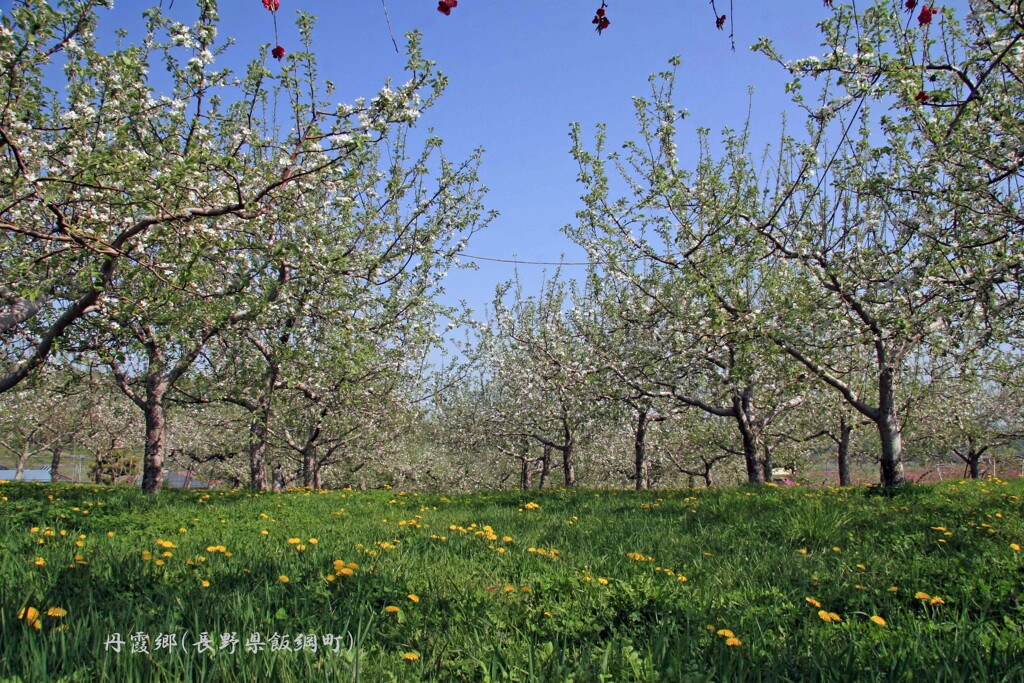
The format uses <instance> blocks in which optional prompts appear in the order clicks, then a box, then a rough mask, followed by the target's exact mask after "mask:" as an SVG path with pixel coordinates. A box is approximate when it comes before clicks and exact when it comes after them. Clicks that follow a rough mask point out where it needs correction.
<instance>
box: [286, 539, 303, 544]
mask: <svg viewBox="0 0 1024 683" xmlns="http://www.w3.org/2000/svg"><path fill="white" fill-rule="evenodd" d="M288 543H290V544H291V545H297V544H299V543H302V539H301V538H289V539H288Z"/></svg>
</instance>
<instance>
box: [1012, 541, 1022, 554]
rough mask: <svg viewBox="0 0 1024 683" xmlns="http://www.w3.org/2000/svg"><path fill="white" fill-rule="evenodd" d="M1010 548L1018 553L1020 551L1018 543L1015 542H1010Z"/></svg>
mask: <svg viewBox="0 0 1024 683" xmlns="http://www.w3.org/2000/svg"><path fill="white" fill-rule="evenodd" d="M1010 550H1016V551H1017V552H1018V553H1019V552H1020V545H1018V544H1017V543H1011V544H1010Z"/></svg>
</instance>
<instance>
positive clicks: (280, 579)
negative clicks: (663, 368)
mask: <svg viewBox="0 0 1024 683" xmlns="http://www.w3.org/2000/svg"><path fill="white" fill-rule="evenodd" d="M277 579H278V581H280V582H281V583H288V577H287V576H285V575H284V574H281V576H279V577H277Z"/></svg>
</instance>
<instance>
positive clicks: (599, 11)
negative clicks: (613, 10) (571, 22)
mask: <svg viewBox="0 0 1024 683" xmlns="http://www.w3.org/2000/svg"><path fill="white" fill-rule="evenodd" d="M597 16H599V17H603V16H604V7H598V8H597Z"/></svg>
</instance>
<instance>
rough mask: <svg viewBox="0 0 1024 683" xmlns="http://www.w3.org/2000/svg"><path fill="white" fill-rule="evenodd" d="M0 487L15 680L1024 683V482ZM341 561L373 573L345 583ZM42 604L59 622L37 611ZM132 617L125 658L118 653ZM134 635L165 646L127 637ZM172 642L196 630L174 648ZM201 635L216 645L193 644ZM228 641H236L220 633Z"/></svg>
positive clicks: (4, 596) (1, 579)
mask: <svg viewBox="0 0 1024 683" xmlns="http://www.w3.org/2000/svg"><path fill="white" fill-rule="evenodd" d="M0 496H2V497H3V498H4V499H5V500H3V501H0V652H2V653H3V657H2V658H0V679H2V680H24V681H61V680H68V681H90V682H93V681H139V682H140V683H141V682H146V683H149V682H150V681H175V682H177V681H181V680H192V681H265V680H275V681H305V680H321V679H322V680H342V681H347V680H365V681H390V680H397V681H403V680H437V681H460V680H474V681H475V680H493V681H499V680H509V681H527V680H542V681H565V680H574V681H708V680H716V681H736V680H765V681H817V680H892V681H918V680H978V681H998V680H1024V630H1022V624H1024V553H1022V552H1020V551H1018V550H1015V549H1014V547H1012V546H1011V544H1021V545H1024V516H1022V508H1021V498H1022V497H1024V482H1020V481H1014V482H1001V481H998V480H994V481H988V482H970V483H960V482H955V483H950V482H947V483H943V484H938V485H929V486H915V487H912V488H910V489H909V490H907V491H905V492H900V493H898V494H896V495H892V496H887V495H882V494H881V493H880V492H878V491H877V490H876V489H869V488H857V489H844V490H839V489H807V488H793V489H778V488H770V487H766V488H764V489H763V490H751V489H746V488H740V489H722V490H707V491H705V490H701V491H699V492H694V491H686V490H680V491H652V492H646V493H636V492H620V491H593V490H582V491H554V492H546V493H537V492H531V493H530V494H529V495H523V494H522V493H519V492H505V493H481V494H476V495H467V496H443V495H434V494H431V495H416V494H412V493H400V492H398V491H390V492H385V491H373V492H366V493H361V492H349V491H345V492H338V491H334V492H308V491H294V492H289V493H286V494H280V495H274V494H265V495H258V496H257V495H251V494H246V493H244V492H233V493H232V492H209V493H203V492H195V491H191V492H186V491H165V492H163V493H161V494H160V495H159V496H158V497H151V498H147V497H145V496H143V495H142V494H141V493H140V492H138V491H136V490H134V489H127V488H112V487H107V488H104V487H93V486H81V487H75V486H58V485H52V486H45V485H29V484H15V483H7V484H0ZM530 502H533V503H536V504H537V505H539V508H537V509H527V508H525V504H526V503H530ZM86 513H88V514H86ZM385 520H386V521H385ZM474 525H475V526H474ZM452 527H454V528H452ZM487 527H490V528H491V529H492V530H493V534H491V533H489V532H488V531H486V530H485V529H486V528H487ZM935 527H940V528H938V529H937V528H935ZM33 528H35V529H36V530H35V531H33V530H32V529H33ZM264 530H265V531H266V533H265V534H264V533H263V531H264ZM62 532H64V533H63V534H62ZM108 532H110V533H112V535H108ZM80 535H84V536H85V538H84V539H82V540H81V547H78V546H76V545H75V543H76V541H78V540H80V539H79V536H80ZM488 536H491V538H488ZM505 537H510V538H511V540H503V539H504V538H505ZM311 538H315V539H316V540H317V542H316V543H315V544H314V543H312V542H311V541H310V539H311ZM158 539H159V540H162V541H169V542H171V543H172V544H173V546H174V547H173V548H165V547H162V546H160V545H158V544H157V541H158ZM289 539H300V540H301V544H302V545H304V546H305V548H304V549H303V550H298V549H297V546H298V544H295V543H289ZM40 540H41V541H42V543H40ZM215 546H224V548H225V550H226V552H221V551H220V550H210V548H211V547H215ZM835 548H837V549H838V550H835ZM502 549H503V550H502ZM531 549H533V552H531ZM540 551H544V552H543V553H542V552H540ZM554 551H557V552H554ZM164 552H169V553H171V556H169V557H163V556H162V553H164ZM144 553H145V555H144ZM228 553H230V556H229V555H228ZM631 554H632V557H631V556H630V555H631ZM76 555H78V556H80V558H81V559H80V560H76V559H75V556H76ZM37 558H42V560H43V562H44V564H42V565H39V564H37V563H36V562H37ZM636 558H639V559H636ZM158 560H160V561H162V562H163V565H162V566H158V565H157V561H158ZM336 560H341V561H342V562H343V563H350V562H351V563H355V564H357V565H358V567H357V568H356V569H354V570H353V572H352V575H351V576H342V575H338V574H337V572H336V571H335V568H334V562H335V561H336ZM281 576H287V577H288V581H287V583H284V582H282V581H281V580H280V577H281ZM683 576H685V577H686V580H685V581H683V580H680V577H683ZM329 578H333V580H329ZM203 581H207V582H209V587H203V585H202V582H203ZM893 587H895V588H896V589H897V590H890V589H891V588H893ZM919 591H920V592H924V593H927V594H928V595H929V596H930V598H934V597H939V598H941V602H939V601H935V604H932V600H931V599H922V598H918V597H915V594H917V593H918V592H919ZM409 595H415V596H418V598H419V601H418V602H414V601H413V600H411V599H410V598H409V597H408V596H409ZM808 598H811V599H812V600H814V601H817V602H818V603H820V604H821V608H820V609H822V610H824V611H825V612H826V613H829V612H831V613H835V614H837V615H838V616H839V617H840V618H841V621H839V622H836V623H830V622H826V621H824V620H823V619H822V618H820V617H819V615H818V612H819V608H818V607H816V606H814V605H812V604H811V603H810V602H809V601H808ZM389 606H394V607H397V608H399V611H398V612H397V613H391V612H389V611H388V610H387V608H388V607H389ZM51 607H58V608H61V609H64V610H67V615H66V616H50V615H48V614H47V610H48V609H49V608H51ZM27 608H33V609H35V610H37V611H38V612H39V615H40V616H39V617H38V620H37V621H38V623H39V628H38V629H37V628H35V625H34V624H31V623H29V622H28V620H27V619H26V618H25V617H24V616H23V617H21V618H19V613H20V612H21V611H22V610H23V609H26V610H27ZM872 616H878V617H881V618H883V619H884V620H885V621H886V622H887V625H886V626H880V625H878V624H876V623H873V622H872V621H871V617H872ZM722 629H728V630H730V631H732V632H733V633H734V634H735V637H736V638H738V639H739V641H741V644H740V645H736V646H729V645H728V644H727V635H719V634H718V633H717V631H718V630H722ZM114 633H119V634H120V635H121V638H122V639H123V640H124V641H125V645H124V646H123V648H122V650H121V652H120V653H116V652H114V651H113V650H111V649H108V648H106V647H105V643H106V641H107V639H108V637H109V636H111V635H112V634H114ZM135 633H143V634H147V635H148V637H149V642H148V649H149V652H148V653H138V652H136V653H132V652H131V649H132V648H131V640H130V636H131V635H132V634H135ZM170 633H173V634H176V635H177V638H178V641H179V642H178V647H175V648H171V649H168V648H160V649H157V648H156V644H157V638H158V636H159V635H160V634H170ZM202 633H207V634H209V635H210V638H211V641H212V645H213V648H214V650H215V652H213V653H209V652H200V651H199V650H198V649H197V648H196V647H195V646H196V643H197V642H198V639H199V637H200V634H202ZM232 633H233V634H235V635H236V636H237V638H238V640H239V643H238V645H236V646H235V647H236V652H235V653H234V654H230V652H229V650H230V648H228V649H224V650H220V649H219V648H220V645H221V637H222V636H221V634H232ZM256 633H259V634H260V635H261V636H262V638H263V640H264V641H269V639H270V637H271V636H272V635H273V634H275V633H277V634H286V635H287V636H288V640H289V642H290V643H291V644H293V645H294V644H295V642H296V637H297V636H299V635H309V634H312V635H315V636H316V638H317V646H318V647H317V651H316V652H313V651H311V650H309V649H305V650H300V651H297V652H294V651H293V652H289V651H271V650H270V647H269V646H268V647H267V649H266V650H264V651H261V652H257V653H253V652H247V651H245V650H244V646H245V644H246V641H247V639H248V638H249V636H250V634H256ZM327 636H335V637H337V638H338V639H340V644H339V645H338V646H336V647H326V648H325V646H324V643H323V641H324V638H325V637H327ZM182 638H184V639H185V647H184V648H183V647H181V640H182ZM299 642H306V643H307V648H308V641H307V640H304V639H301V638H300V639H299ZM407 653H414V654H415V655H416V656H417V658H416V659H415V660H414V661H409V660H406V659H404V658H403V656H404V655H406V654H407ZM410 656H411V655H410Z"/></svg>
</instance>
